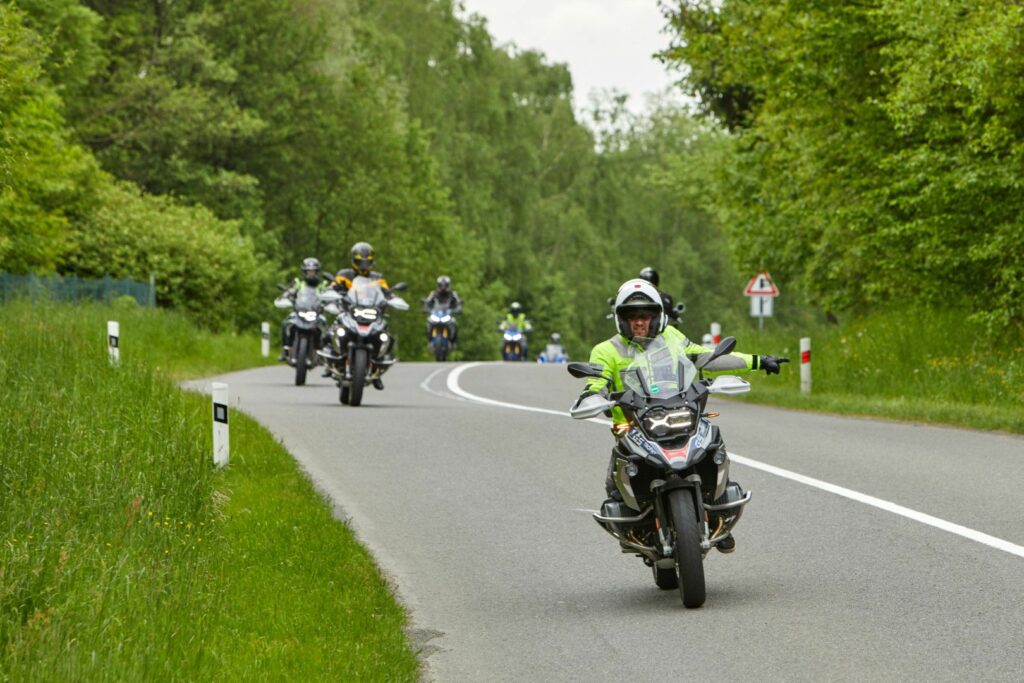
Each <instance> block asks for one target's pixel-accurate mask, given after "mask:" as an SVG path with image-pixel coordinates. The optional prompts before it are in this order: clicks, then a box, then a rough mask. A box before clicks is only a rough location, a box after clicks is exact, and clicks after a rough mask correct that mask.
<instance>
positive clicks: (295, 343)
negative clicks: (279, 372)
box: [274, 282, 327, 386]
mask: <svg viewBox="0 0 1024 683" xmlns="http://www.w3.org/2000/svg"><path fill="white" fill-rule="evenodd" d="M278 288H279V289H286V288H285V286H284V285H278ZM274 306H275V307H276V308H282V309H287V308H290V309H292V312H291V314H290V315H289V316H288V318H287V320H286V321H285V324H286V325H288V326H289V327H290V329H291V331H290V333H289V335H288V357H287V362H288V365H291V366H292V367H294V368H295V384H296V386H302V385H303V384H305V383H306V372H307V371H308V370H309V369H310V368H312V367H313V366H315V365H316V364H317V362H318V361H317V355H316V350H317V349H319V348H320V344H321V341H322V340H323V338H324V334H325V333H326V331H327V319H326V318H325V317H324V315H323V311H324V302H323V301H322V300H321V293H318V292H317V290H316V287H312V286H310V285H309V284H308V283H305V282H304V283H302V285H301V286H300V287H299V289H298V291H296V292H295V298H294V300H293V299H292V298H290V297H288V296H285V295H282V296H279V297H277V298H276V299H275V300H274Z"/></svg>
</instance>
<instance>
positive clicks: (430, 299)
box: [423, 275, 462, 345]
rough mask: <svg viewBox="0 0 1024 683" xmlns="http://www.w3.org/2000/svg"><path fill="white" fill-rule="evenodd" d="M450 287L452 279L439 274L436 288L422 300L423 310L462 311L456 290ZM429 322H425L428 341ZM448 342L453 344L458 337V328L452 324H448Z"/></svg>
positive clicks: (428, 339)
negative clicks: (443, 309)
mask: <svg viewBox="0 0 1024 683" xmlns="http://www.w3.org/2000/svg"><path fill="white" fill-rule="evenodd" d="M451 287H452V279H451V278H450V277H448V276H447V275H441V276H439V277H438V278H437V288H436V289H434V290H433V291H432V292H430V295H429V296H427V298H426V299H424V300H423V312H424V313H430V312H431V311H433V310H434V309H435V308H445V309H448V312H449V313H451V314H452V315H455V314H457V313H462V299H460V298H459V294H458V292H456V291H455V290H454V289H452V288H451ZM430 327H431V325H430V323H429V322H428V323H427V341H428V342H429V341H430ZM448 331H449V334H450V335H451V336H450V337H449V340H448V341H449V342H450V343H451V344H452V345H454V344H455V340H456V339H458V336H459V329H458V327H457V326H455V325H454V324H452V325H450V326H449V329H448Z"/></svg>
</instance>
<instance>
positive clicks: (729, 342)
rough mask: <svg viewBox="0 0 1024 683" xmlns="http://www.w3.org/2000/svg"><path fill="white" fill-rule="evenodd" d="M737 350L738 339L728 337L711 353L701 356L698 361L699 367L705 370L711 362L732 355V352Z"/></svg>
mask: <svg viewBox="0 0 1024 683" xmlns="http://www.w3.org/2000/svg"><path fill="white" fill-rule="evenodd" d="M735 348H736V337H726V338H725V339H723V340H722V341H720V342H718V346H716V347H715V350H714V351H712V352H711V353H706V354H703V355H701V357H700V358H698V359H697V363H696V365H697V367H698V368H703V367H706V366H707V365H708V363H710V362H711V361H713V360H714V359H716V358H719V357H721V356H724V355H726V354H729V353H732V350H733V349H735Z"/></svg>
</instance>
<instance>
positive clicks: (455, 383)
mask: <svg viewBox="0 0 1024 683" xmlns="http://www.w3.org/2000/svg"><path fill="white" fill-rule="evenodd" d="M479 365H483V363H467V364H465V365H460V366H458V367H457V368H455V369H454V370H452V371H451V372H450V373H448V382H447V383H448V390H449V391H451V392H452V393H453V394H455V395H457V396H460V397H462V398H464V399H466V400H468V401H473V402H474V403H482V404H485V405H491V406H497V407H499V408H509V409H512V410H527V411H530V412H534V413H547V414H548V415H557V416H559V417H570V415H569V413H567V412H563V411H560V410H550V409H548V408H536V407H534V406H524V405H520V404H518V403H506V402H505V401H495V400H493V399H489V398H484V397H483V396H477V395H475V394H471V393H469V392H468V391H466V390H465V389H463V388H462V387H460V386H459V377H460V376H461V375H462V373H463V372H465V371H466V370H469V369H470V368H475V367H477V366H479ZM587 422H596V423H598V424H602V425H606V426H607V425H611V421H610V420H602V419H600V418H590V419H589V420H587ZM729 455H730V457H731V458H732V460H733V462H735V463H736V464H737V465H744V466H746V467H750V468H752V469H755V470H761V471H762V472H767V473H768V474H774V475H775V476H777V477H782V478H783V479H789V480H791V481H795V482H797V483H800V484H804V485H805V486H811V487H813V488H816V489H820V490H822V491H826V492H828V493H832V494H835V495H837V496H842V497H843V498H848V499H850V500H853V501H856V502H858V503H863V504H864V505H870V506H871V507H875V508H878V509H879V510H885V511H886V512H891V513H893V514H894V515H899V516H901V517H906V518H907V519H910V520H913V521H915V522H919V523H921V524H925V525H927V526H930V527H934V528H936V529H940V530H942V531H947V532H949V533H951V534H956V535H957V536H961V537H963V538H966V539H968V540H971V541H975V542H977V543H981V544H983V545H987V546H989V547H990V548H995V549H997V550H1002V551H1003V552H1006V553H1010V554H1011V555H1016V556H1017V557H1021V558H1024V546H1019V545H1017V544H1015V543H1011V542H1009V541H1006V540H1003V539H1001V538H996V537H995V536H990V535H989V534H986V533H982V532H980V531H976V530H974V529H970V528H968V527H965V526H962V525H960V524H954V523H953V522H948V521H946V520H944V519H939V518H938V517H933V516H932V515H928V514H925V513H923V512H918V511H917V510H911V509H910V508H907V507H903V506H902V505H897V504H896V503H892V502H889V501H887V500H882V499H881V498H875V497H874V496H869V495H867V494H865V493H860V492H858V491H854V490H852V489H848V488H844V487H842V486H836V485H835V484H830V483H828V482H826V481H821V480H820V479H814V478H812V477H808V476H805V475H803V474H798V473H796V472H791V471H789V470H785V469H782V468H781V467H776V466H774V465H768V464H766V463H763V462H758V461H757V460H751V459H750V458H747V457H744V456H741V455H737V454H736V453H734V452H732V451H729Z"/></svg>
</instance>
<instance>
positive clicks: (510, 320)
mask: <svg viewBox="0 0 1024 683" xmlns="http://www.w3.org/2000/svg"><path fill="white" fill-rule="evenodd" d="M508 329H516V330H519V331H520V332H522V333H523V341H522V344H520V346H521V348H522V350H523V358H525V357H526V333H527V332H530V331H531V330H533V325H531V324H530V321H529V320H527V319H526V314H525V313H523V305H522V304H521V303H519V302H518V301H513V302H512V303H511V304H510V305H509V307H508V315H507V316H505V319H504V320H502V321H501V331H502V332H504V331H505V330H508Z"/></svg>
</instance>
